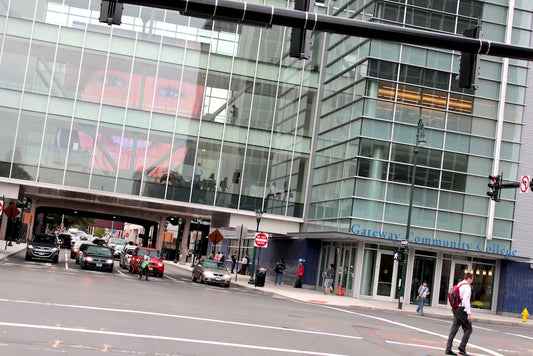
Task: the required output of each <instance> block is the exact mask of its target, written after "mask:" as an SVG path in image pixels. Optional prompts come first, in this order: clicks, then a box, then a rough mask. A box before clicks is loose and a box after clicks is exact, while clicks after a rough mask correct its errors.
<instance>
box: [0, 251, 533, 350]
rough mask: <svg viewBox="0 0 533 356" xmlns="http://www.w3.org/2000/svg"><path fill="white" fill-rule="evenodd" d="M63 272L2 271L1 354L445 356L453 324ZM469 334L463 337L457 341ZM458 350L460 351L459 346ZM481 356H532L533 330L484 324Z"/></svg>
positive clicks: (42, 267)
mask: <svg viewBox="0 0 533 356" xmlns="http://www.w3.org/2000/svg"><path fill="white" fill-rule="evenodd" d="M68 252H69V251H62V253H61V258H60V261H59V263H58V264H56V265H54V264H51V263H47V262H26V261H24V254H23V252H21V253H20V254H17V255H15V256H12V257H10V258H9V259H8V260H5V261H3V262H2V263H0V271H1V273H0V286H1V288H2V289H1V292H0V311H1V314H0V355H24V356H30V355H55V354H63V355H100V354H102V355H103V354H105V355H213V354H216V355H250V354H253V355H254V356H259V355H291V354H294V355H296V354H301V355H374V356H378V355H387V356H389V355H413V354H415V355H439V354H443V350H444V346H445V343H446V338H447V333H448V330H449V328H450V321H446V320H440V319H430V318H427V317H419V316H410V315H405V314H399V313H384V312H379V311H366V310H365V311H363V310H356V309H350V308H339V307H331V306H327V305H321V304H311V303H303V302H295V301H292V300H287V299H284V298H280V297H275V296H274V297H272V296H266V295H262V294H261V293H258V292H257V291H255V290H254V289H242V288H236V287H231V288H223V287H217V286H208V285H202V284H198V283H192V282H191V279H190V274H189V272H187V271H184V270H181V269H179V268H176V267H171V268H169V266H167V270H166V274H165V276H164V277H163V278H161V279H160V278H155V277H154V278H150V280H149V281H144V280H142V281H140V280H138V278H137V276H135V275H132V274H129V273H128V272H127V271H126V270H124V269H122V268H120V267H118V263H117V265H116V267H115V271H114V273H106V272H99V271H85V270H81V269H80V268H79V266H78V265H76V264H75V263H74V260H71V259H70V258H69V255H68ZM461 335H462V333H461V331H460V332H459V334H458V336H459V337H460V336H461ZM457 345H458V344H457V343H456V345H455V348H457ZM468 351H469V352H470V353H471V354H472V355H517V356H518V355H533V329H531V328H523V327H510V326H500V325H482V324H475V326H474V332H473V335H472V338H471V344H470V345H469V348H468Z"/></svg>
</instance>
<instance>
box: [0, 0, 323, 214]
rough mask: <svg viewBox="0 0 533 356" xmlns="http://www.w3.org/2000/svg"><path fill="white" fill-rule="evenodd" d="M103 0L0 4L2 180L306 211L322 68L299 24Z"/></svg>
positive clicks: (240, 207)
mask: <svg viewBox="0 0 533 356" xmlns="http://www.w3.org/2000/svg"><path fill="white" fill-rule="evenodd" d="M100 4H101V1H100V0H72V1H71V0H68V1H62V0H57V1H46V0H31V1H24V2H20V1H3V2H2V3H1V4H0V16H1V21H2V22H1V23H0V28H1V29H2V30H3V35H2V37H1V40H2V43H1V45H2V47H1V49H2V52H1V63H0V90H1V91H2V95H0V97H1V99H0V110H1V117H2V131H1V132H2V133H1V135H2V137H1V139H0V151H1V152H4V156H3V157H1V158H0V176H1V177H6V178H10V179H19V180H24V181H31V182H39V183H42V184H51V185H55V186H62V187H71V188H84V189H90V190H97V191H102V192H106V193H113V194H116V193H121V194H128V195H133V196H138V197H149V198H158V199H166V200H172V201H181V202H188V203H199V204H204V205H209V206H220V207H228V208H233V209H238V210H256V209H260V208H262V207H263V208H264V210H265V211H266V212H268V213H272V214H276V215H281V216H291V217H298V218H302V217H303V215H302V214H303V208H302V207H303V203H304V198H305V187H306V186H307V180H308V176H309V171H310V159H309V158H310V149H311V137H312V130H313V121H314V117H313V113H314V106H315V103H316V98H317V83H318V74H317V73H318V72H317V71H311V70H309V68H310V67H311V66H313V69H314V66H316V64H313V62H307V63H306V64H304V63H303V62H299V61H297V60H295V59H291V58H289V57H288V56H287V55H286V52H287V49H286V48H287V45H288V41H289V35H288V34H289V33H290V32H289V30H287V29H284V28H281V27H276V28H273V29H270V30H266V29H260V28H255V27H249V26H246V27H245V26H237V25H234V24H228V23H224V22H214V21H207V20H200V19H194V18H189V17H186V16H181V15H179V13H177V12H173V11H164V10H159V9H153V8H148V7H138V6H128V5H126V6H125V7H124V12H123V15H122V24H121V25H120V26H114V27H109V26H107V25H106V24H101V23H99V22H98V19H99V15H100ZM274 4H275V5H277V6H288V5H289V4H288V3H287V2H282V1H279V2H274ZM217 188H218V189H217ZM275 190H276V191H275ZM271 191H272V192H274V191H275V194H274V196H275V197H276V198H277V197H280V199H267V198H268V197H269V196H268V194H270V193H271ZM284 197H287V199H281V198H284Z"/></svg>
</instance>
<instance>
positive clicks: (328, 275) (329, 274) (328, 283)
mask: <svg viewBox="0 0 533 356" xmlns="http://www.w3.org/2000/svg"><path fill="white" fill-rule="evenodd" d="M324 278H325V279H324V293H325V294H328V292H331V294H335V291H334V290H333V278H335V266H334V265H333V263H331V264H330V265H329V268H328V269H327V270H326V272H324Z"/></svg>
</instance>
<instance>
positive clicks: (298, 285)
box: [294, 260, 305, 288]
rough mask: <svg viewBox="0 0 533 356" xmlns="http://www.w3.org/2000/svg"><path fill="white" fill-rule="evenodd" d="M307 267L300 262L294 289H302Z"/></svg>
mask: <svg viewBox="0 0 533 356" xmlns="http://www.w3.org/2000/svg"><path fill="white" fill-rule="evenodd" d="M304 273H305V267H304V263H303V261H302V260H300V261H299V262H298V273H296V281H295V282H294V288H302V284H303V279H304Z"/></svg>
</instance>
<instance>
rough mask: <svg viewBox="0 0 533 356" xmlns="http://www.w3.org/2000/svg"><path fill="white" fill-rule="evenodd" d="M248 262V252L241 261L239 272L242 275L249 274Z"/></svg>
mask: <svg viewBox="0 0 533 356" xmlns="http://www.w3.org/2000/svg"><path fill="white" fill-rule="evenodd" d="M248 261H249V260H248V252H246V254H245V255H244V257H243V258H242V261H241V270H240V271H239V273H240V274H244V275H246V274H247V273H248Z"/></svg>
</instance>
